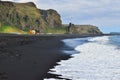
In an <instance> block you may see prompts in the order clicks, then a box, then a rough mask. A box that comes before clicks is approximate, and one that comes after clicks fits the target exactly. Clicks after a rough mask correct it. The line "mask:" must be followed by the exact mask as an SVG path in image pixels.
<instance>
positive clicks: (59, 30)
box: [45, 27, 66, 34]
mask: <svg viewBox="0 0 120 80" xmlns="http://www.w3.org/2000/svg"><path fill="white" fill-rule="evenodd" d="M45 33H46V34H48V33H52V34H64V33H66V29H65V27H56V28H51V27H45Z"/></svg>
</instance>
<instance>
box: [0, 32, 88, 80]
mask: <svg viewBox="0 0 120 80" xmlns="http://www.w3.org/2000/svg"><path fill="white" fill-rule="evenodd" d="M75 37H87V35H79V36H78V35H76V36H75V35H39V36H29V35H8V34H6V35H3V34H1V35H0V80H43V78H46V77H57V76H56V75H50V74H47V72H48V71H49V69H50V68H53V67H54V66H55V65H57V64H56V62H59V61H60V60H63V59H68V58H70V55H67V54H64V53H62V52H61V48H62V47H64V44H63V43H62V42H61V41H60V40H61V39H65V38H75Z"/></svg>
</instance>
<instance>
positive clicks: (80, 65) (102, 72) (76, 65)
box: [49, 37, 120, 80]
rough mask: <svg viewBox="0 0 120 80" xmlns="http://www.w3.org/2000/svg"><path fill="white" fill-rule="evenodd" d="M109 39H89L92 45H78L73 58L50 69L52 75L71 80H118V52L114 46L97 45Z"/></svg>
mask: <svg viewBox="0 0 120 80" xmlns="http://www.w3.org/2000/svg"><path fill="white" fill-rule="evenodd" d="M108 38H109V37H101V38H100V37H99V39H98V38H93V39H91V40H92V41H96V40H97V42H94V43H91V42H90V43H86V44H83V45H79V46H77V47H76V48H75V50H77V51H80V54H74V55H73V58H71V59H69V60H66V61H61V62H59V64H60V65H59V66H56V67H55V68H54V69H51V70H52V71H55V72H49V73H52V74H58V75H62V76H61V78H68V79H72V80H120V50H119V49H116V47H115V46H112V45H106V44H99V43H98V41H99V42H102V41H104V39H105V40H106V42H107V41H109V39H108Z"/></svg>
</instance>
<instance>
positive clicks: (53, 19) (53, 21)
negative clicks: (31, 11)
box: [40, 9, 62, 28]
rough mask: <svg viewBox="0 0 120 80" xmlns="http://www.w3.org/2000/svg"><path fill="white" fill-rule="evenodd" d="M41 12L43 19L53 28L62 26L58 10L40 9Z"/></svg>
mask: <svg viewBox="0 0 120 80" xmlns="http://www.w3.org/2000/svg"><path fill="white" fill-rule="evenodd" d="M40 13H41V16H42V18H43V20H44V21H45V22H46V24H48V25H50V26H51V27H52V28H54V27H61V26H62V24H61V23H62V21H61V19H60V15H59V14H58V13H57V11H55V10H53V9H49V10H40Z"/></svg>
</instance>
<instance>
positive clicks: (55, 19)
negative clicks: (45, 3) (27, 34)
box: [0, 1, 62, 32]
mask: <svg viewBox="0 0 120 80" xmlns="http://www.w3.org/2000/svg"><path fill="white" fill-rule="evenodd" d="M1 25H9V26H15V27H18V28H20V29H21V30H29V29H31V28H32V29H37V30H39V31H40V32H44V28H45V27H46V26H47V27H52V28H54V27H61V25H62V22H61V19H60V15H59V14H58V13H57V12H56V11H55V10H52V9H50V10H40V9H38V8H37V7H36V5H35V4H34V3H32V2H28V3H13V2H8V1H7V2H3V1H0V26H1Z"/></svg>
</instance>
